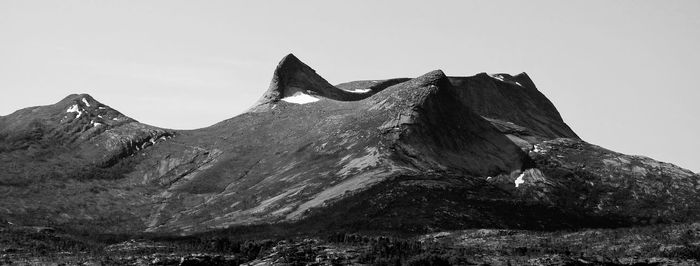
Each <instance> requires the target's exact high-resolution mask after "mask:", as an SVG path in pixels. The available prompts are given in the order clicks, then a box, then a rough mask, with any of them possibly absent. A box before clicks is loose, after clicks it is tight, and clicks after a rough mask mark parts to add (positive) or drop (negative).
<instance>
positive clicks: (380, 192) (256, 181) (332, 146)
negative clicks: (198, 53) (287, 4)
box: [0, 55, 700, 232]
mask: <svg viewBox="0 0 700 266" xmlns="http://www.w3.org/2000/svg"><path fill="white" fill-rule="evenodd" d="M0 147H1V148H2V149H1V150H0V158H1V159H2V161H0V168H2V169H9V170H8V171H5V172H4V173H2V174H1V175H0V178H1V179H0V181H1V183H0V189H1V190H2V192H4V193H0V195H2V196H0V197H2V201H0V213H1V214H2V215H3V216H4V217H7V218H6V219H7V220H12V221H14V222H17V223H26V224H32V225H37V224H58V225H62V226H66V227H85V228H100V230H105V231H124V230H132V231H161V232H163V231H165V232H193V231H203V230H208V229H212V228H223V227H229V226H233V225H242V224H259V223H274V222H282V221H288V222H289V221H295V222H298V223H302V224H304V223H305V224H308V225H309V226H311V227H316V228H319V229H323V228H334V227H340V228H365V229H376V230H380V229H386V230H401V231H415V232H421V231H431V230H435V229H448V228H469V227H483V226H489V227H494V226H495V227H502V228H530V229H532V228H536V229H553V228H578V227H606V226H623V225H630V224H646V223H656V222H674V221H686V220H691V219H696V218H697V217H696V216H697V214H698V212H697V210H698V207H700V205H699V204H700V199H699V198H698V196H697V195H698V193H696V192H697V190H698V189H700V183H698V180H699V179H700V177H698V175H696V174H693V173H691V172H689V171H687V170H683V169H680V168H678V167H675V166H672V165H670V164H665V163H660V162H656V161H654V160H651V159H648V158H642V157H637V156H627V155H622V154H618V153H614V152H612V151H608V150H605V149H603V148H600V147H597V146H594V145H591V144H588V143H586V142H584V141H582V140H580V139H579V138H578V136H577V135H576V134H575V133H574V132H573V131H572V130H571V129H570V128H569V127H568V126H567V125H566V124H565V123H564V122H563V121H562V119H561V116H560V115H559V113H558V112H557V110H556V108H554V106H553V105H552V103H551V102H550V101H549V100H548V99H547V98H546V97H545V96H544V95H542V94H541V93H540V92H539V91H538V90H537V89H536V87H535V85H534V83H533V82H532V80H530V78H529V77H528V76H527V75H526V74H520V75H516V76H510V75H506V74H497V75H487V74H478V75H476V76H473V77H447V76H445V75H444V73H442V71H432V72H429V73H426V74H425V75H422V76H420V77H417V78H413V79H404V78H399V79H390V80H369V81H355V82H348V83H343V84H339V85H337V86H333V85H331V84H329V83H328V82H327V81H326V80H325V79H323V78H322V77H320V76H319V75H318V74H316V72H315V71H314V70H313V69H311V68H310V67H309V66H307V65H306V64H304V63H302V62H301V61H299V60H298V59H297V58H296V57H294V56H293V55H289V56H287V57H285V58H284V59H283V60H282V61H281V62H280V64H279V65H278V66H277V68H276V70H275V71H274V73H273V79H272V82H271V84H270V87H269V89H268V91H267V92H265V94H264V95H263V97H262V98H261V99H260V100H259V101H258V102H257V103H256V104H255V105H254V106H253V107H252V108H251V109H250V111H249V112H246V113H244V114H241V115H239V116H236V117H234V118H231V119H228V120H226V121H222V122H220V123H218V124H216V125H213V126H211V127H207V128H202V129H198V130H190V131H174V130H166V129H161V128H157V127H152V126H148V125H144V124H141V123H138V122H136V121H135V120H133V119H131V118H128V117H125V116H123V115H122V114H121V113H119V112H117V111H116V110H113V109H111V108H109V107H108V106H105V105H103V104H101V103H99V102H97V101H95V100H94V99H92V98H91V97H89V96H88V95H71V96H69V97H68V98H66V99H64V100H62V101H61V102H59V103H57V104H55V105H50V106H43V107H34V108H28V109H23V110H20V111H17V112H16V113H13V114H11V115H8V116H5V117H0ZM56 176H58V177H60V178H56ZM631 210H634V211H631Z"/></svg>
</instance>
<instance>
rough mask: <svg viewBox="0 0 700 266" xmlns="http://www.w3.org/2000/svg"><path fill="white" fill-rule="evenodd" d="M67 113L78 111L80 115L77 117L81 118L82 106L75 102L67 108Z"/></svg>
mask: <svg viewBox="0 0 700 266" xmlns="http://www.w3.org/2000/svg"><path fill="white" fill-rule="evenodd" d="M66 113H78V116H76V117H75V118H80V116H82V115H83V111H82V110H80V108H79V107H78V105H77V104H74V105H71V106H70V107H68V109H67V110H66Z"/></svg>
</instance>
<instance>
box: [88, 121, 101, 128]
mask: <svg viewBox="0 0 700 266" xmlns="http://www.w3.org/2000/svg"><path fill="white" fill-rule="evenodd" d="M90 125H91V126H93V127H98V126H101V125H102V123H100V122H95V121H94V120H93V121H90Z"/></svg>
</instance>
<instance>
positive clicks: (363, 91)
mask: <svg viewBox="0 0 700 266" xmlns="http://www.w3.org/2000/svg"><path fill="white" fill-rule="evenodd" d="M370 91H372V90H371V89H354V90H351V91H349V92H352V93H367V92H370Z"/></svg>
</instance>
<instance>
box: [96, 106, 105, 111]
mask: <svg viewBox="0 0 700 266" xmlns="http://www.w3.org/2000/svg"><path fill="white" fill-rule="evenodd" d="M97 109H100V110H104V109H107V108H104V106H100V107H97Z"/></svg>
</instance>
